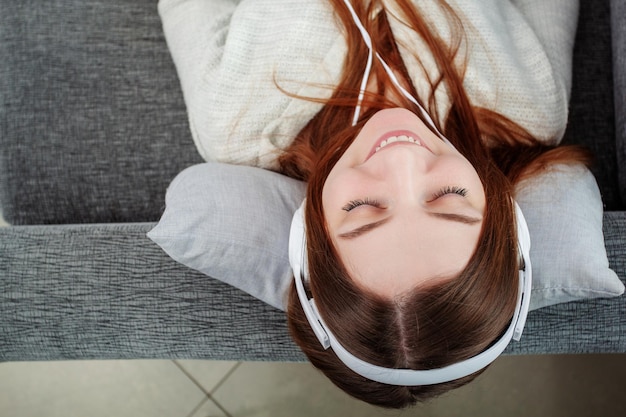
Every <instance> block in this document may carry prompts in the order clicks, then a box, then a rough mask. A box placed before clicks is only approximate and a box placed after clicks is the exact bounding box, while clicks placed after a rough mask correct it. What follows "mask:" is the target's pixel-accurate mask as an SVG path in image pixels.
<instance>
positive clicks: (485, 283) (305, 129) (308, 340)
mask: <svg viewBox="0 0 626 417" xmlns="http://www.w3.org/2000/svg"><path fill="white" fill-rule="evenodd" d="M183 3H185V5H181V4H182V3H181V2H178V3H173V4H169V3H168V2H166V1H162V2H161V4H160V11H161V14H162V16H163V20H164V28H165V33H166V36H167V39H168V44H169V45H170V49H171V51H172V55H173V57H174V61H175V63H176V65H177V69H178V72H179V75H180V78H181V83H182V86H183V92H184V95H185V100H186V103H187V106H188V109H189V116H190V123H191V129H192V133H193V136H194V140H195V141H196V145H197V146H198V149H199V151H200V153H201V154H202V155H203V156H204V157H205V158H206V159H210V160H220V161H222V162H230V163H238V164H249V165H254V166H260V167H264V168H268V169H275V170H279V171H281V172H283V173H285V174H286V175H289V176H292V177H294V178H298V179H302V180H305V181H308V184H309V186H308V191H307V199H306V200H305V204H304V207H303V209H302V210H300V211H299V212H297V213H296V215H295V216H294V224H293V225H292V237H291V242H290V250H291V251H292V252H293V253H290V258H291V260H292V264H293V265H294V272H295V275H296V280H295V283H294V286H293V287H292V289H291V291H290V294H289V306H288V319H289V327H290V331H291V333H292V336H293V337H294V339H295V340H296V342H297V343H298V344H299V345H300V347H301V348H302V350H303V351H304V352H305V353H306V354H307V356H308V357H309V359H310V360H311V362H312V363H313V364H314V365H315V366H316V367H318V368H319V369H321V370H322V371H323V372H324V373H325V374H326V375H327V376H328V377H329V378H330V379H331V380H332V381H333V382H334V383H335V384H336V385H338V386H339V387H341V388H342V389H344V390H345V391H346V392H348V393H350V394H351V395H353V396H355V397H357V398H360V399H363V400H364V401H367V402H370V403H372V404H376V405H381V406H386V407H395V408H400V407H404V406H407V405H410V404H413V403H414V402H416V401H419V400H423V399H426V398H430V397H433V396H435V395H437V394H440V393H442V392H445V391H447V390H449V389H451V388H454V387H458V386H461V385H463V384H465V383H467V382H469V381H471V380H472V379H473V378H475V377H476V375H478V374H479V373H480V372H481V371H482V369H484V367H485V366H487V365H488V363H490V362H491V361H492V360H493V359H495V357H496V356H497V354H498V353H499V352H501V351H502V350H503V349H504V347H506V344H507V343H508V341H509V340H510V339H511V337H512V336H513V335H514V334H515V335H516V336H519V333H520V332H521V327H522V326H523V321H524V317H523V305H524V303H526V306H527V302H528V292H526V293H525V294H524V293H523V289H524V288H523V285H524V284H526V285H528V283H529V280H525V277H526V276H525V275H524V273H525V272H524V270H525V269H527V270H528V269H529V267H530V265H529V260H528V258H527V252H528V242H527V239H525V238H524V236H523V234H524V232H525V229H524V228H523V216H522V215H521V212H520V211H519V210H517V209H516V207H515V203H514V200H513V197H514V195H513V187H514V185H515V184H516V183H517V182H518V181H519V180H520V179H521V178H524V177H528V176H532V175H535V174H536V173H538V172H540V171H541V170H542V169H544V168H545V167H546V166H548V165H549V164H552V163H556V162H560V163H562V162H565V163H575V162H584V161H585V160H586V156H585V154H584V153H582V152H581V151H579V150H577V149H571V148H554V145H555V144H556V143H558V140H559V139H560V137H561V135H562V133H563V131H564V128H565V123H566V120H567V99H568V96H569V85H570V75H569V71H570V68H569V66H570V65H571V42H572V37H573V32H574V29H575V18H576V14H577V3H576V2H574V1H561V2H550V3H551V4H550V5H544V4H543V3H544V2H540V1H537V2H532V1H519V2H510V1H504V0H491V1H455V2H453V1H449V3H446V2H444V1H439V2H435V1H430V2H420V1H406V0H396V1H377V0H372V1H354V4H352V3H351V2H349V1H347V0H346V1H344V0H333V1H328V2H325V1H321V0H315V1H308V2H304V3H303V2H301V1H297V2H296V1H288V0H284V1H278V0H265V1H255V2H253V1H243V2H241V3H239V4H237V3H238V2H233V1H215V2H202V1H199V0H190V1H187V2H183ZM517 3H519V4H517ZM556 3H559V4H556ZM541 8H543V10H542V9H541ZM535 9H537V10H535ZM548 12H554V13H553V14H551V13H548ZM529 16H530V17H529ZM538 16H540V17H545V16H549V19H548V20H547V21H546V22H544V24H543V25H541V24H540V23H541V22H540V19H539V18H538ZM531 17H535V18H536V19H539V20H532V19H531ZM555 19H556V20H555ZM194 20H195V21H196V23H195V24H194V23H193V21H194ZM201 22H202V23H201ZM572 22H573V23H572ZM189 28H193V29H194V31H193V32H192V29H189ZM180 31H183V32H185V31H186V32H187V33H188V35H180ZM305 224H306V226H305ZM518 231H519V232H518ZM520 247H521V250H520ZM520 258H523V260H522V261H520ZM520 270H521V271H522V272H521V273H520ZM307 284H308V289H309V291H310V292H309V294H306V293H305V285H307ZM524 295H526V297H524ZM309 298H313V299H314V300H315V302H314V303H311V302H310V301H309ZM311 304H313V306H311ZM399 369H402V370H403V372H398V371H397V370H399ZM404 370H435V372H433V373H428V372H427V373H419V372H417V373H415V372H413V371H406V372H404ZM437 370H440V371H437ZM442 374H445V375H444V376H441V375H442ZM381 375H382V376H381ZM413 375H417V376H416V377H413ZM422 375H426V376H425V377H423V378H422ZM430 375H435V376H434V377H431V376H430Z"/></svg>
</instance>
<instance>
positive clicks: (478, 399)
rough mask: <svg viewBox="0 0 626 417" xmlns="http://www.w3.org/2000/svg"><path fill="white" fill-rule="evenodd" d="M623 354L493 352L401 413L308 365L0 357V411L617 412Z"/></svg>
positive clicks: (218, 414) (625, 407)
mask: <svg viewBox="0 0 626 417" xmlns="http://www.w3.org/2000/svg"><path fill="white" fill-rule="evenodd" d="M624 388H626V355H586V356H525V357H502V358H500V359H498V360H497V361H496V363H495V364H494V365H493V366H492V367H491V368H490V369H489V370H487V372H486V373H485V374H484V375H482V376H481V377H480V378H479V379H478V380H477V381H475V382H474V383H473V384H470V385H469V386H467V387H464V388H461V389H459V390H457V391H454V392H452V393H449V394H448V395H446V396H444V397H442V398H439V399H437V400H435V401H434V402H432V403H430V404H426V405H422V406H419V407H417V408H414V409H409V410H405V411H403V412H398V411H389V410H380V409H377V408H374V407H370V406H368V405H366V404H364V403H361V402H358V401H356V400H352V399H351V398H349V397H348V396H346V395H345V394H344V393H342V392H341V391H339V390H338V389H336V388H335V387H334V386H333V385H332V384H330V383H329V382H328V381H327V380H326V379H325V378H324V377H323V376H322V375H320V374H319V373H318V372H317V371H316V370H314V369H313V368H312V367H311V366H310V365H309V364H302V363H297V364H293V363H251V362H244V363H236V362H210V361H86V362H83V361H77V362H42V363H2V364H0V416H15V417H30V416H33V417H34V416H37V417H42V416H50V417H55V416H64V417H67V416H87V415H88V416H93V417H98V416H117V417H121V416H132V417H141V416H150V417H161V416H169V417H227V416H232V417H248V416H260V417H265V416H267V417H270V416H271V417H282V416H304V417H306V416H315V417H318V416H342V417H343V416H360V417H361V416H362V417H370V416H393V417H395V416H426V417H438V416H446V417H454V416H464V417H465V416H482V417H489V416H507V417H508V416H512V417H515V416H568V417H578V416H604V417H612V416H616V417H617V416H620V417H623V416H624V415H626V401H624Z"/></svg>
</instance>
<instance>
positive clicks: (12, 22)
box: [0, 0, 626, 361]
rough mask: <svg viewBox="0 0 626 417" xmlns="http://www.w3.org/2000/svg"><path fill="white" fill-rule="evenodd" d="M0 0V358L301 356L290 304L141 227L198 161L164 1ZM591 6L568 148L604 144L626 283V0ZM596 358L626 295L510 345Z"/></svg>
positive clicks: (615, 247)
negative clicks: (262, 297) (237, 282)
mask: <svg viewBox="0 0 626 417" xmlns="http://www.w3.org/2000/svg"><path fill="white" fill-rule="evenodd" d="M1 3H2V7H1V10H2V13H1V14H0V204H1V208H2V212H3V215H4V218H5V219H6V220H7V222H9V223H10V224H11V226H10V227H4V228H0V360H2V361H25V360H60V359H96V358H97V359H114V358H115V359H139V358H170V359H175V358H196V359H224V360H275V361H292V360H296V361H301V360H304V357H303V355H302V354H301V353H300V351H299V350H298V348H297V347H296V346H295V345H294V344H293V343H292V342H291V340H290V337H289V335H288V333H287V328H286V323H285V318H284V314H283V313H282V312H281V311H278V310H275V309H274V308H272V307H270V306H268V305H266V304H264V303H262V302H260V301H258V300H256V299H254V298H252V297H251V296H248V295H247V294H245V293H243V292H241V291H239V290H237V289H234V288H232V287H230V286H228V285H226V284H223V283H221V282H219V281H217V280H214V279H211V278H208V277H206V276H204V275H202V274H200V273H198V272H196V271H193V270H190V269H188V268H186V267H184V266H182V265H180V264H177V263H176V262H174V261H173V260H171V259H170V258H169V257H168V256H167V255H166V254H165V253H164V252H163V251H162V250H161V249H160V248H159V247H158V246H156V245H155V244H154V243H153V242H152V241H150V240H149V239H148V238H146V236H145V234H146V232H147V231H148V230H150V229H151V227H152V226H153V225H154V224H155V222H156V221H157V220H158V219H159V217H160V215H161V213H162V211H163V205H164V195H165V190H166V188H167V186H168V184H169V182H170V181H171V180H172V179H173V178H174V176H175V175H176V174H177V173H178V172H180V171H181V170H183V169H184V168H186V167H188V166H190V165H192V164H196V163H199V162H201V160H200V158H199V156H198V155H197V153H196V150H195V148H194V146H193V143H192V140H191V137H190V134H189V130H188V126H187V118H186V112H185V107H184V103H183V99H182V96H181V93H180V89H179V84H178V79H177V76H176V72H175V69H174V66H173V64H172V61H171V59H170V56H169V53H168V50H167V46H166V44H165V41H164V38H163V34H162V30H161V26H160V21H159V18H158V15H157V12H156V1H155V0H134V1H124V0H114V1H102V0H81V1H77V0H55V1H37V0H23V1H19V2H15V1H9V0H1ZM580 16H581V17H580V23H579V31H578V35H577V40H576V50H575V65H574V68H575V74H574V87H573V94H572V104H571V122H570V125H569V127H568V130H567V133H566V138H565V142H567V143H583V144H585V145H587V146H588V147H590V148H591V149H592V150H593V151H594V152H595V155H596V157H597V161H596V164H595V165H594V168H593V173H594V175H595V176H596V178H597V180H598V183H599V186H600V189H601V192H602V195H603V201H604V203H605V215H604V232H605V242H606V247H607V251H608V256H609V261H610V264H611V267H612V269H613V270H615V271H616V272H617V274H618V276H619V277H620V279H621V280H622V281H625V282H626V211H625V210H626V111H625V110H624V109H625V106H626V71H625V69H626V30H625V27H624V26H625V24H626V21H625V20H624V18H625V16H626V8H625V5H624V2H623V1H621V0H617V1H612V2H611V1H609V0H594V1H592V0H583V1H582V4H581V14H580ZM611 28H612V30H611ZM586 352H589V353H590V352H594V353H600V352H626V297H618V298H612V299H595V300H587V301H578V302H571V303H566V304H561V305H557V306H552V307H548V308H544V309H540V310H537V311H533V312H531V314H530V316H529V321H528V323H527V326H526V330H525V333H524V337H523V338H522V341H521V342H519V343H514V344H512V345H511V346H510V347H509V349H508V350H507V353H510V354H543V353H586Z"/></svg>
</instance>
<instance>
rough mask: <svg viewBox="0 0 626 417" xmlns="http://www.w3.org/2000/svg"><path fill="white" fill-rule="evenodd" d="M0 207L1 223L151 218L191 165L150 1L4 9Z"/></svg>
mask: <svg viewBox="0 0 626 417" xmlns="http://www.w3.org/2000/svg"><path fill="white" fill-rule="evenodd" d="M0 9H1V10H2V13H0V56H1V57H2V59H0V202H1V203H2V206H3V213H4V217H5V218H6V220H7V221H8V222H9V223H11V224H41V223H79V222H80V223H87V222H111V221H120V222H122V221H148V220H157V219H158V218H159V216H160V214H161V210H162V207H163V198H164V194H165V189H166V188H167V184H169V182H170V181H171V179H172V178H174V176H175V175H176V174H177V173H178V172H180V171H181V170H182V169H183V168H184V167H186V166H189V165H190V164H193V163H196V162H200V161H201V159H200V157H199V156H198V155H197V153H196V151H195V148H194V146H193V142H192V140H191V135H190V134H189V128H188V125H187V119H186V110H185V106H184V103H183V100H182V95H181V93H180V86H179V83H178V79H177V77H176V72H175V69H174V65H173V63H172V62H171V57H170V54H169V51H168V50H167V46H166V44H165V40H164V37H163V34H162V29H161V22H160V19H159V17H158V15H157V10H156V3H155V2H154V1H153V0H138V1H113V2H111V1H78V0H59V1H54V2H50V1H43V0H40V1H33V0H25V1H8V0H6V1H4V0H3V1H2V3H1V6H0Z"/></svg>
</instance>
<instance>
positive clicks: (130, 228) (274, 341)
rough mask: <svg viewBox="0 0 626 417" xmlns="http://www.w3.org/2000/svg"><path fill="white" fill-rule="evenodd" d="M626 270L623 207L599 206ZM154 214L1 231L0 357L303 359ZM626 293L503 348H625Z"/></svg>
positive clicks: (533, 325) (531, 326)
mask: <svg viewBox="0 0 626 417" xmlns="http://www.w3.org/2000/svg"><path fill="white" fill-rule="evenodd" d="M604 221H605V225H604V228H605V241H606V246H607V251H608V255H609V262H610V263H611V267H612V268H613V269H614V270H615V271H616V272H617V274H618V276H620V278H621V279H622V280H625V277H626V212H608V213H605V217H604ZM152 226H153V224H151V223H132V224H106V225H104V224H102V225H101V224H98V225H72V226H20V227H5V228H0V277H1V278H0V361H27V360H28V361H33V360H34V361H36V360H65V359H213V360H272V361H302V360H304V356H303V355H302V353H301V352H300V351H299V349H298V348H297V347H296V346H295V345H294V343H293V342H292V341H291V339H290V337H289V334H288V331H287V326H286V321H285V316H284V313H283V312H281V311H279V310H276V309H274V308H272V307H270V306H268V305H266V304H264V303H262V302H261V301H258V300H256V299H254V298H252V297H251V296H249V295H247V294H245V293H243V292H241V291H239V290H237V289H235V288H233V287H230V286H228V285H226V284H223V283H222V282H220V281H218V280H215V279H212V278H208V277H206V276H205V275H202V274H201V273H199V272H196V271H193V270H190V269H188V268H187V267H185V266H183V265H180V264H178V263H176V262H174V261H173V260H171V259H170V258H169V257H168V256H167V255H166V254H165V253H163V252H162V251H161V249H160V248H159V247H158V246H156V245H155V244H154V243H152V241H150V240H149V239H148V238H147V237H146V236H145V234H146V232H147V231H148V230H150V229H151V228H152ZM624 335H626V297H618V298H612V299H596V300H587V301H579V302H573V303H567V304H561V305H557V306H552V307H548V308H544V309H540V310H537V311H533V312H531V313H530V316H529V319H528V323H527V326H526V330H525V332H524V337H523V338H522V341H521V342H519V343H513V344H512V345H511V346H510V347H509V349H508V351H507V353H510V354H539V353H541V354H547V353H603V352H606V353H609V352H626V337H625V336H624Z"/></svg>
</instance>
